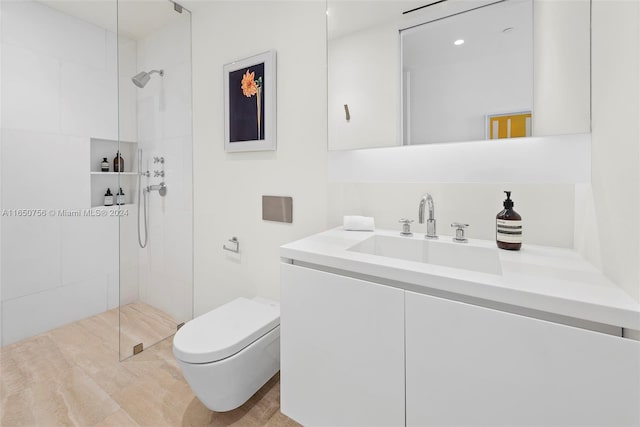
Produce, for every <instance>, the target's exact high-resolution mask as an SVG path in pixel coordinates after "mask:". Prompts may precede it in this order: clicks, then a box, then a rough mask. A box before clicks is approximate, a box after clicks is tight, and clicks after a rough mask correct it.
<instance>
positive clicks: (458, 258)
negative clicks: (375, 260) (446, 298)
mask: <svg viewBox="0 0 640 427" xmlns="http://www.w3.org/2000/svg"><path fill="white" fill-rule="evenodd" d="M347 250H349V251H353V252H360V253H364V254H370V255H376V256H382V257H387V258H396V259H403V260H406V261H416V262H423V263H426V264H435V265H440V266H444V267H452V268H459V269H462V270H470V271H477V272H480V273H489V274H498V275H500V274H502V268H501V267H500V257H499V255H498V248H488V247H484V246H478V245H474V244H473V243H456V242H453V241H451V239H450V238H448V237H443V238H441V239H439V240H428V239H424V240H421V239H419V238H408V237H401V236H398V237H392V236H380V235H374V236H371V237H370V238H368V239H367V240H363V241H362V242H360V243H358V244H356V245H354V246H352V247H350V248H349V249H347Z"/></svg>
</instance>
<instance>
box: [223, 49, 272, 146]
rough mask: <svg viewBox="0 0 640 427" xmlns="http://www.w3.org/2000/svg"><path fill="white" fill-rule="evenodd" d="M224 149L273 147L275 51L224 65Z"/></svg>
mask: <svg viewBox="0 0 640 427" xmlns="http://www.w3.org/2000/svg"><path fill="white" fill-rule="evenodd" d="M224 115H225V119H224V120H225V122H224V148H225V151H228V152H233V151H262V150H275V149H276V52H275V51H274V50H270V51H268V52H264V53H261V54H258V55H254V56H252V57H250V58H246V59H242V60H239V61H235V62H232V63H230V64H226V65H225V66H224Z"/></svg>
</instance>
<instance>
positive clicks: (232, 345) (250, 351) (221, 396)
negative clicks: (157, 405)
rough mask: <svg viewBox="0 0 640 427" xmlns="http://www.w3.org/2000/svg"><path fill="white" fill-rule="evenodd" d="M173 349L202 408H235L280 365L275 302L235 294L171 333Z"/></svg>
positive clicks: (256, 389) (277, 307)
mask: <svg viewBox="0 0 640 427" xmlns="http://www.w3.org/2000/svg"><path fill="white" fill-rule="evenodd" d="M173 354H174V355H175V357H176V359H177V360H178V365H179V366H180V369H182V373H183V375H184V377H185V379H186V380H187V382H188V383H189V385H190V386H191V389H192V390H193V392H194V393H195V395H196V396H197V397H198V399H200V401H201V402H202V403H203V404H204V405H205V406H206V407H207V408H209V409H211V410H212V411H217V412H225V411H230V410H232V409H235V408H237V407H239V406H240V405H242V404H243V403H245V402H246V401H247V400H249V398H250V397H251V396H253V394H254V393H255V392H256V391H258V390H259V389H260V387H262V386H263V385H264V384H265V383H266V382H267V381H268V380H269V379H270V378H271V377H273V376H274V375H275V374H276V373H277V372H278V370H279V369H280V304H279V303H277V302H275V301H271V300H267V299H264V298H254V299H247V298H238V299H235V300H233V301H231V302H229V303H227V304H225V305H223V306H221V307H218V308H216V309H215V310H212V311H210V312H208V313H206V314H203V315H201V316H198V317H196V318H195V319H193V320H191V321H189V322H187V323H186V324H185V325H184V326H183V327H182V328H180V330H179V331H178V332H177V333H176V335H175V337H174V338H173Z"/></svg>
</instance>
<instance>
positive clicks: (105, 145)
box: [89, 138, 138, 208]
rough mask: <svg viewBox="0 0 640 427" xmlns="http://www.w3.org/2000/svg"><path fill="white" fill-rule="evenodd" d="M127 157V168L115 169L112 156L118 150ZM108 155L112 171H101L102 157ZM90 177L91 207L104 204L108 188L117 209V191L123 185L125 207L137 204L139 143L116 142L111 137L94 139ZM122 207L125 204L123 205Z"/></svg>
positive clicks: (125, 158) (125, 165) (92, 139)
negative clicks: (135, 201)
mask: <svg viewBox="0 0 640 427" xmlns="http://www.w3.org/2000/svg"><path fill="white" fill-rule="evenodd" d="M118 151H120V155H121V156H122V158H123V160H124V171H123V172H114V171H113V159H114V157H115V156H116V153H117V152H118ZM105 157H106V158H107V161H108V162H109V172H102V171H101V165H102V159H103V158H105ZM89 162H90V164H89V171H90V172H89V176H90V177H91V207H101V206H104V194H105V193H106V192H107V188H109V189H111V193H113V196H114V197H113V201H114V205H113V208H116V207H117V205H116V204H115V201H116V197H115V196H116V193H117V192H118V190H119V189H120V188H122V191H124V195H125V197H124V199H125V206H126V205H130V204H133V203H134V200H135V197H134V196H135V194H136V191H137V184H138V181H137V180H136V179H135V177H137V175H138V171H137V170H136V165H137V164H138V143H137V142H131V141H117V140H112V139H100V138H91V150H90V156H89ZM121 206H122V205H121Z"/></svg>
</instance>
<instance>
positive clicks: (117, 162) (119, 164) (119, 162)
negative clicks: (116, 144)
mask: <svg viewBox="0 0 640 427" xmlns="http://www.w3.org/2000/svg"><path fill="white" fill-rule="evenodd" d="M113 171H114V172H124V159H123V158H122V156H121V155H120V151H118V152H117V153H116V156H115V157H114V158H113Z"/></svg>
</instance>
